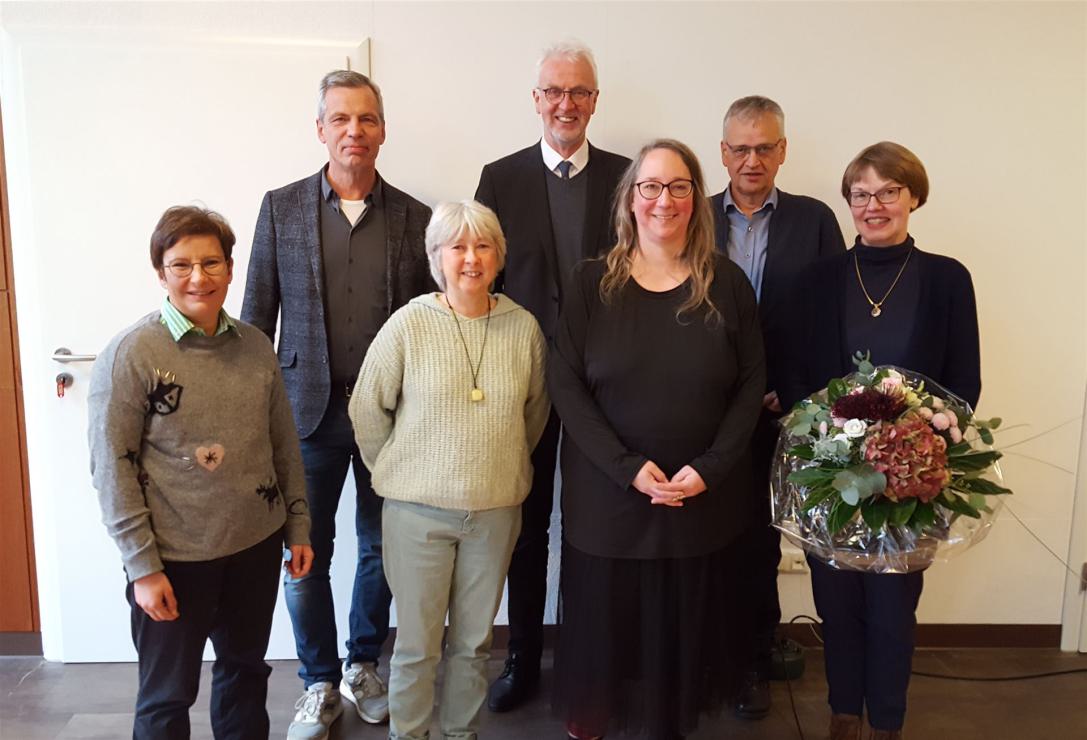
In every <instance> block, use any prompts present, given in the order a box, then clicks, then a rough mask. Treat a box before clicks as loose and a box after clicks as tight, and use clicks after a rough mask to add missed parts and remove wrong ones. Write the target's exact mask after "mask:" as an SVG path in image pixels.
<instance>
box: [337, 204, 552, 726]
mask: <svg viewBox="0 0 1087 740" xmlns="http://www.w3.org/2000/svg"><path fill="white" fill-rule="evenodd" d="M426 250H427V255H428V256H429V258H430V266H431V273H432V274H433V276H434V280H435V281H436V282H437V284H438V286H439V287H440V288H441V289H442V291H443V292H441V293H431V294H426V295H422V296H419V297H418V298H415V299H413V300H412V301H411V302H410V303H409V304H408V305H407V306H404V307H403V308H401V309H400V310H399V311H397V312H396V313H394V314H393V315H392V317H390V318H389V320H388V321H387V322H386V323H385V325H384V327H382V329H381V331H380V332H378V335H377V337H376V338H375V339H374V341H373V343H372V344H371V345H370V349H369V351H368V352H367V354H366V359H365V360H364V361H363V364H362V371H361V372H360V373H359V379H358V382H357V383H356V384H355V390H354V393H353V394H352V396H351V403H350V407H349V413H350V416H351V421H352V423H353V424H354V427H355V437H356V439H357V441H358V446H359V450H360V451H361V453H362V458H363V461H364V462H365V463H366V466H367V467H368V468H369V469H370V471H371V473H372V475H373V486H374V490H375V491H376V492H377V493H378V495H380V496H382V497H383V498H384V499H385V505H384V510H383V521H382V554H383V560H384V566H385V575H386V577H387V578H388V581H389V587H390V588H391V589H392V592H393V598H394V599H395V601H396V616H397V631H396V644H395V646H394V648H393V657H392V661H391V662H390V678H389V715H390V716H389V737H390V738H392V739H393V740H408V739H411V740H416V739H421V738H424V737H427V733H428V732H429V729H430V721H431V714H432V708H433V706H434V678H435V674H436V671H437V666H438V661H439V659H440V658H441V654H442V636H443V631H444V626H445V620H446V616H447V614H448V618H449V631H448V633H446V634H445V643H446V645H445V659H446V669H445V680H444V682H443V685H442V695H441V701H440V704H441V710H440V717H439V721H440V724H441V731H442V736H443V737H457V738H474V737H476V731H477V725H478V715H479V710H480V708H481V706H482V704H483V700H484V697H485V695H486V690H487V682H486V676H485V675H484V668H485V665H486V662H487V658H488V657H489V649H490V641H491V624H492V623H493V621H494V616H495V613H496V612H497V611H498V604H499V601H500V600H501V597H502V584H503V581H504V580H505V577H506V569H507V568H508V566H509V561H510V555H511V553H512V552H513V545H514V543H515V542H516V540H517V535H518V533H519V531H520V528H521V502H522V501H523V500H524V499H525V496H526V495H527V494H528V490H529V486H530V484H531V481H532V464H531V462H530V461H529V455H530V453H531V452H532V449H533V447H535V446H536V443H537V441H538V440H539V438H540V434H541V433H542V432H543V427H544V424H545V423H546V421H547V415H548V411H549V403H548V399H547V394H546V391H545V390H544V359H545V353H546V345H545V342H544V338H543V334H542V332H541V331H540V327H539V326H538V325H537V323H536V320H535V319H534V318H533V316H532V314H530V313H529V312H528V311H526V310H525V309H523V308H521V307H520V306H518V305H517V304H516V303H514V302H513V301H511V300H510V299H509V298H507V297H506V296H504V295H491V294H490V288H491V285H492V284H493V283H494V280H495V277H496V276H497V275H498V271H499V270H501V269H502V266H503V264H504V262H505V256H506V243H505V239H504V237H503V236H502V229H501V227H500V226H499V223H498V218H497V217H496V216H495V215H494V212H493V211H491V210H490V209H489V208H487V207H486V206H483V205H481V204H479V203H476V202H475V201H462V202H459V203H442V204H440V205H439V206H438V207H437V208H436V209H435V210H434V216H433V218H432V219H431V221H430V225H429V226H428V227H427V232H426Z"/></svg>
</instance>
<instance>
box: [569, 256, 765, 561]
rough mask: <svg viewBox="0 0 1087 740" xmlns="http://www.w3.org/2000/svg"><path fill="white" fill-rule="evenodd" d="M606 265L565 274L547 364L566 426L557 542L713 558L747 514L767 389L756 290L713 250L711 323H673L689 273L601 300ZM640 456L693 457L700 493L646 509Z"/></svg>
mask: <svg viewBox="0 0 1087 740" xmlns="http://www.w3.org/2000/svg"><path fill="white" fill-rule="evenodd" d="M605 269H606V266H605V264H604V262H603V261H602V260H597V261H591V262H585V263H582V264H581V265H579V266H578V267H577V268H576V269H575V271H574V274H573V276H572V278H571V280H570V283H569V284H568V288H567V290H566V291H565V301H564V304H563V311H562V315H561V317H560V320H559V328H558V331H557V332H556V336H555V346H554V348H553V351H552V352H551V356H550V360H549V364H548V385H549V390H550V393H551V399H552V403H553V404H554V406H555V408H556V409H557V411H558V413H559V416H560V417H561V419H562V423H563V429H564V434H563V443H562V513H563V531H564V536H565V538H566V540H567V542H569V543H570V544H571V545H572V546H573V547H576V548H577V549H578V550H581V551H582V552H585V553H588V554H590V555H597V556H602V557H612V558H638V559H647V558H672V557H693V556H698V555H705V554H708V553H711V552H714V551H715V550H717V549H720V548H721V547H723V546H724V545H726V544H728V542H729V541H731V540H732V539H733V538H735V536H736V535H738V534H739V533H740V532H741V531H743V529H744V528H745V527H746V526H747V524H748V522H749V519H750V512H749V508H750V502H751V500H752V499H753V496H752V495H751V491H750V487H751V486H752V479H751V466H750V460H749V458H748V447H749V444H748V443H749V440H750V437H751V432H752V430H753V429H754V426H755V421H756V419H757V418H758V415H759V409H760V408H761V405H762V396H763V391H764V389H765V387H766V364H765V359H764V356H763V347H762V335H761V332H760V329H759V323H758V306H757V304H756V301H755V293H754V291H753V290H752V288H751V285H750V283H749V282H748V280H747V278H746V277H745V276H744V273H743V271H742V270H740V268H738V267H737V266H736V265H734V264H732V262H730V261H729V260H728V259H727V258H726V257H722V256H720V255H716V256H715V264H714V269H715V275H714V280H713V283H712V285H711V287H710V296H711V298H712V300H713V303H714V304H715V305H716V306H717V308H718V310H719V311H720V312H721V314H722V316H723V321H722V322H721V323H719V324H718V325H712V324H710V325H708V324H707V323H706V322H705V320H704V317H703V315H701V314H694V315H685V316H684V317H683V318H682V319H677V317H676V311H677V309H678V308H679V306H680V305H681V304H682V303H683V302H684V301H685V300H686V298H687V296H688V295H689V290H690V286H689V281H688V282H686V283H684V284H683V285H680V286H679V287H677V288H674V289H672V290H669V291H665V292H652V291H648V290H646V289H644V288H642V287H641V286H640V285H638V283H637V282H636V281H634V280H633V279H632V280H629V281H628V282H627V285H626V286H625V287H624V288H623V289H622V291H621V292H620V293H619V294H618V295H616V296H614V297H613V298H612V299H611V301H609V302H608V303H607V304H605V303H603V302H602V301H601V298H600V291H599V286H600V281H601V279H602V277H603V275H604V272H605ZM647 460H652V461H653V462H654V463H656V464H657V465H658V466H659V467H660V468H661V470H663V471H664V473H665V474H666V475H668V476H669V477H671V476H672V475H674V474H675V473H676V472H677V471H678V470H679V469H680V468H682V467H683V466H684V465H690V466H691V467H693V468H694V469H695V470H696V471H698V473H699V475H701V476H702V479H703V481H705V483H706V486H707V490H706V491H705V492H704V493H702V494H701V495H699V496H695V497H693V498H690V499H686V500H685V501H684V506H683V507H681V508H679V507H668V506H660V505H653V504H651V503H650V501H651V499H650V498H649V497H648V496H646V495H645V494H643V493H641V492H639V491H638V490H636V489H635V488H633V487H632V485H631V483H632V482H633V480H634V477H635V476H636V475H637V473H638V471H639V470H640V469H641V468H642V466H643V465H644V464H645V462H646V461H647Z"/></svg>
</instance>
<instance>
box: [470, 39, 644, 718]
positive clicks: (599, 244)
mask: <svg viewBox="0 0 1087 740" xmlns="http://www.w3.org/2000/svg"><path fill="white" fill-rule="evenodd" d="M537 72H538V83H537V86H536V87H535V88H534V89H533V91H532V98H533V100H534V101H535V104H536V112H537V113H538V114H540V118H541V119H542V120H543V138H542V139H541V140H540V141H539V142H538V143H536V144H533V145H532V146H530V147H527V148H526V149H522V150H521V151H519V152H515V153H514V154H510V155H509V156H507V157H503V158H502V159H499V160H498V161H496V162H492V163H490V164H488V165H487V166H486V167H484V168H483V172H482V173H481V174H480V177H479V187H478V188H477V189H476V200H478V201H480V202H481V203H483V204H485V205H487V206H489V207H490V208H492V209H493V210H494V211H495V213H497V214H498V220H499V221H500V222H501V224H502V231H503V232H504V233H505V235H506V242H507V244H508V247H507V254H506V267H505V271H504V272H503V275H502V277H501V278H500V283H501V284H502V290H503V292H504V293H505V294H506V295H508V296H509V297H510V298H512V299H513V300H515V301H517V302H518V303H520V304H521V305H522V306H524V307H525V308H527V309H528V310H529V311H531V312H532V314H533V315H534V316H535V317H536V320H537V321H539V322H540V328H542V329H543V332H544V335H545V336H546V337H547V339H548V342H550V341H551V338H552V336H553V334H554V331H555V325H556V323H557V319H558V314H559V306H560V305H561V303H562V289H563V283H564V282H565V281H566V280H567V279H568V278H569V276H570V272H571V270H572V269H573V267H574V265H575V264H577V263H578V262H580V261H581V260H583V259H585V258H589V257H596V256H598V255H600V254H601V253H603V252H605V251H606V250H607V249H608V248H609V247H610V246H611V245H612V244H613V243H614V239H613V234H612V228H611V206H612V195H613V194H614V192H615V187H616V185H617V184H618V183H619V178H620V177H621V176H622V174H623V171H624V170H625V169H626V167H627V165H628V164H629V163H630V160H629V159H627V158H626V157H622V156H619V155H618V154H612V153H611V152H606V151H604V150H602V149H597V148H596V147H594V146H593V145H592V144H590V143H589V142H588V140H587V139H586V136H585V132H586V129H587V128H588V125H589V119H590V118H591V117H592V115H593V113H594V112H595V111H596V103H597V99H598V98H599V97H600V91H599V90H598V89H597V78H596V62H595V61H594V60H593V55H592V52H591V51H590V50H589V49H588V48H587V47H585V46H583V45H581V44H578V43H562V44H557V45H555V46H552V47H550V48H548V49H547V50H545V51H544V53H543V56H542V57H541V58H540V61H539V62H538V63H537ZM558 440H559V420H558V417H557V416H556V415H555V412H554V411H552V413H551V417H550V419H549V420H548V423H547V427H546V429H545V430H544V433H543V437H542V438H541V439H540V443H539V444H538V445H537V446H536V450H535V452H534V453H533V456H532V466H533V469H534V470H535V473H534V477H533V481H532V489H531V491H530V492H529V494H528V499H527V500H526V501H525V503H524V504H523V505H522V509H521V518H522V524H521V536H520V538H519V539H518V540H517V545H516V548H515V549H514V552H513V560H512V562H511V563H510V569H509V576H508V578H509V622H510V642H509V650H510V652H509V657H508V658H507V659H506V666H505V669H504V670H503V671H502V675H501V676H500V677H499V678H498V680H497V681H495V683H494V684H493V685H492V686H491V689H490V692H489V694H488V696H487V705H488V706H489V707H490V709H491V710H492V711H495V712H503V711H508V710H510V709H513V708H515V707H517V706H519V705H520V704H521V703H523V702H524V701H525V700H526V699H528V698H529V697H530V696H531V695H532V693H533V692H534V690H535V688H536V685H537V683H538V681H539V675H540V654H541V651H542V650H543V616H544V605H545V602H546V600H547V556H548V526H549V525H550V522H551V506H552V501H553V497H554V487H555V460H556V455H557V451H558Z"/></svg>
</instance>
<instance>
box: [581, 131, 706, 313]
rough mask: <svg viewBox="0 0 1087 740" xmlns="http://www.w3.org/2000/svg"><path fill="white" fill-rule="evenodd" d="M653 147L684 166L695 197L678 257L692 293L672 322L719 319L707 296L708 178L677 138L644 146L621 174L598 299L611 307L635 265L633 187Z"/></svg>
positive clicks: (690, 196)
mask: <svg viewBox="0 0 1087 740" xmlns="http://www.w3.org/2000/svg"><path fill="white" fill-rule="evenodd" d="M657 149H667V150H669V151H672V152H675V153H676V154H677V155H679V158H680V159H681V160H683V164H684V165H686V167H687V169H688V170H690V172H691V181H692V183H693V184H694V190H693V191H691V194H690V195H689V196H688V197H689V198H692V199H693V203H692V205H693V206H694V210H693V213H691V221H690V223H689V224H687V244H686V246H685V247H684V248H683V252H682V253H681V254H680V259H681V260H683V263H684V264H685V265H686V266H687V269H689V270H690V271H691V292H690V295H689V296H688V297H687V300H686V301H684V302H683V304H682V305H680V307H679V310H677V311H676V319H677V320H679V321H680V322H681V323H682V322H683V321H684V320H685V317H686V315H688V314H695V313H699V312H701V313H703V314H704V316H705V321H706V323H707V324H718V323H720V322H721V321H722V318H723V317H722V316H721V312H720V310H718V308H717V306H715V305H714V303H713V300H712V299H711V298H710V285H711V284H712V283H713V276H714V267H713V263H714V255H715V252H716V245H715V237H714V232H713V212H712V211H711V210H710V203H709V201H708V200H707V199H706V180H705V178H704V177H703V176H702V167H701V165H699V164H698V157H696V156H695V154H694V152H692V151H691V150H690V148H689V147H688V146H687V145H686V144H683V143H682V142H679V141H676V140H675V139H655V140H653V141H651V142H649V143H648V144H646V145H645V146H643V147H642V149H641V151H639V152H638V156H637V157H635V158H634V161H633V162H631V163H630V166H629V167H627V169H626V172H624V173H623V177H622V179H621V180H620V181H619V186H618V187H617V188H616V191H615V206H614V215H613V218H614V225H615V235H616V237H617V240H616V243H615V246H614V247H612V248H611V250H610V251H609V252H608V254H607V256H606V257H605V259H606V260H607V265H608V269H607V272H606V273H604V278H603V280H601V281H600V299H601V300H602V301H603V302H604V303H610V302H611V300H612V299H613V298H615V296H616V295H618V294H619V293H620V292H621V291H622V290H623V288H624V287H625V286H626V284H627V282H628V281H629V280H630V270H631V267H632V266H633V264H634V255H635V254H636V253H637V252H638V249H639V246H638V225H637V223H636V222H635V220H634V213H633V211H632V209H633V207H634V197H635V191H636V189H637V188H636V187H635V183H636V182H637V181H638V172H639V170H641V168H642V162H644V161H645V158H646V156H647V155H648V154H649V153H650V152H652V151H656V150H657Z"/></svg>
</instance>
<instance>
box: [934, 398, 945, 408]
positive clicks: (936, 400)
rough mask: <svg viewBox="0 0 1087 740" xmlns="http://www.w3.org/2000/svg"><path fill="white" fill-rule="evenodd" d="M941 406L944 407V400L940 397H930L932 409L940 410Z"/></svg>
mask: <svg viewBox="0 0 1087 740" xmlns="http://www.w3.org/2000/svg"><path fill="white" fill-rule="evenodd" d="M943 407H944V400H943V399H942V398H933V399H932V408H934V409H936V410H937V411H939V410H941V409H942V408H943Z"/></svg>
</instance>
